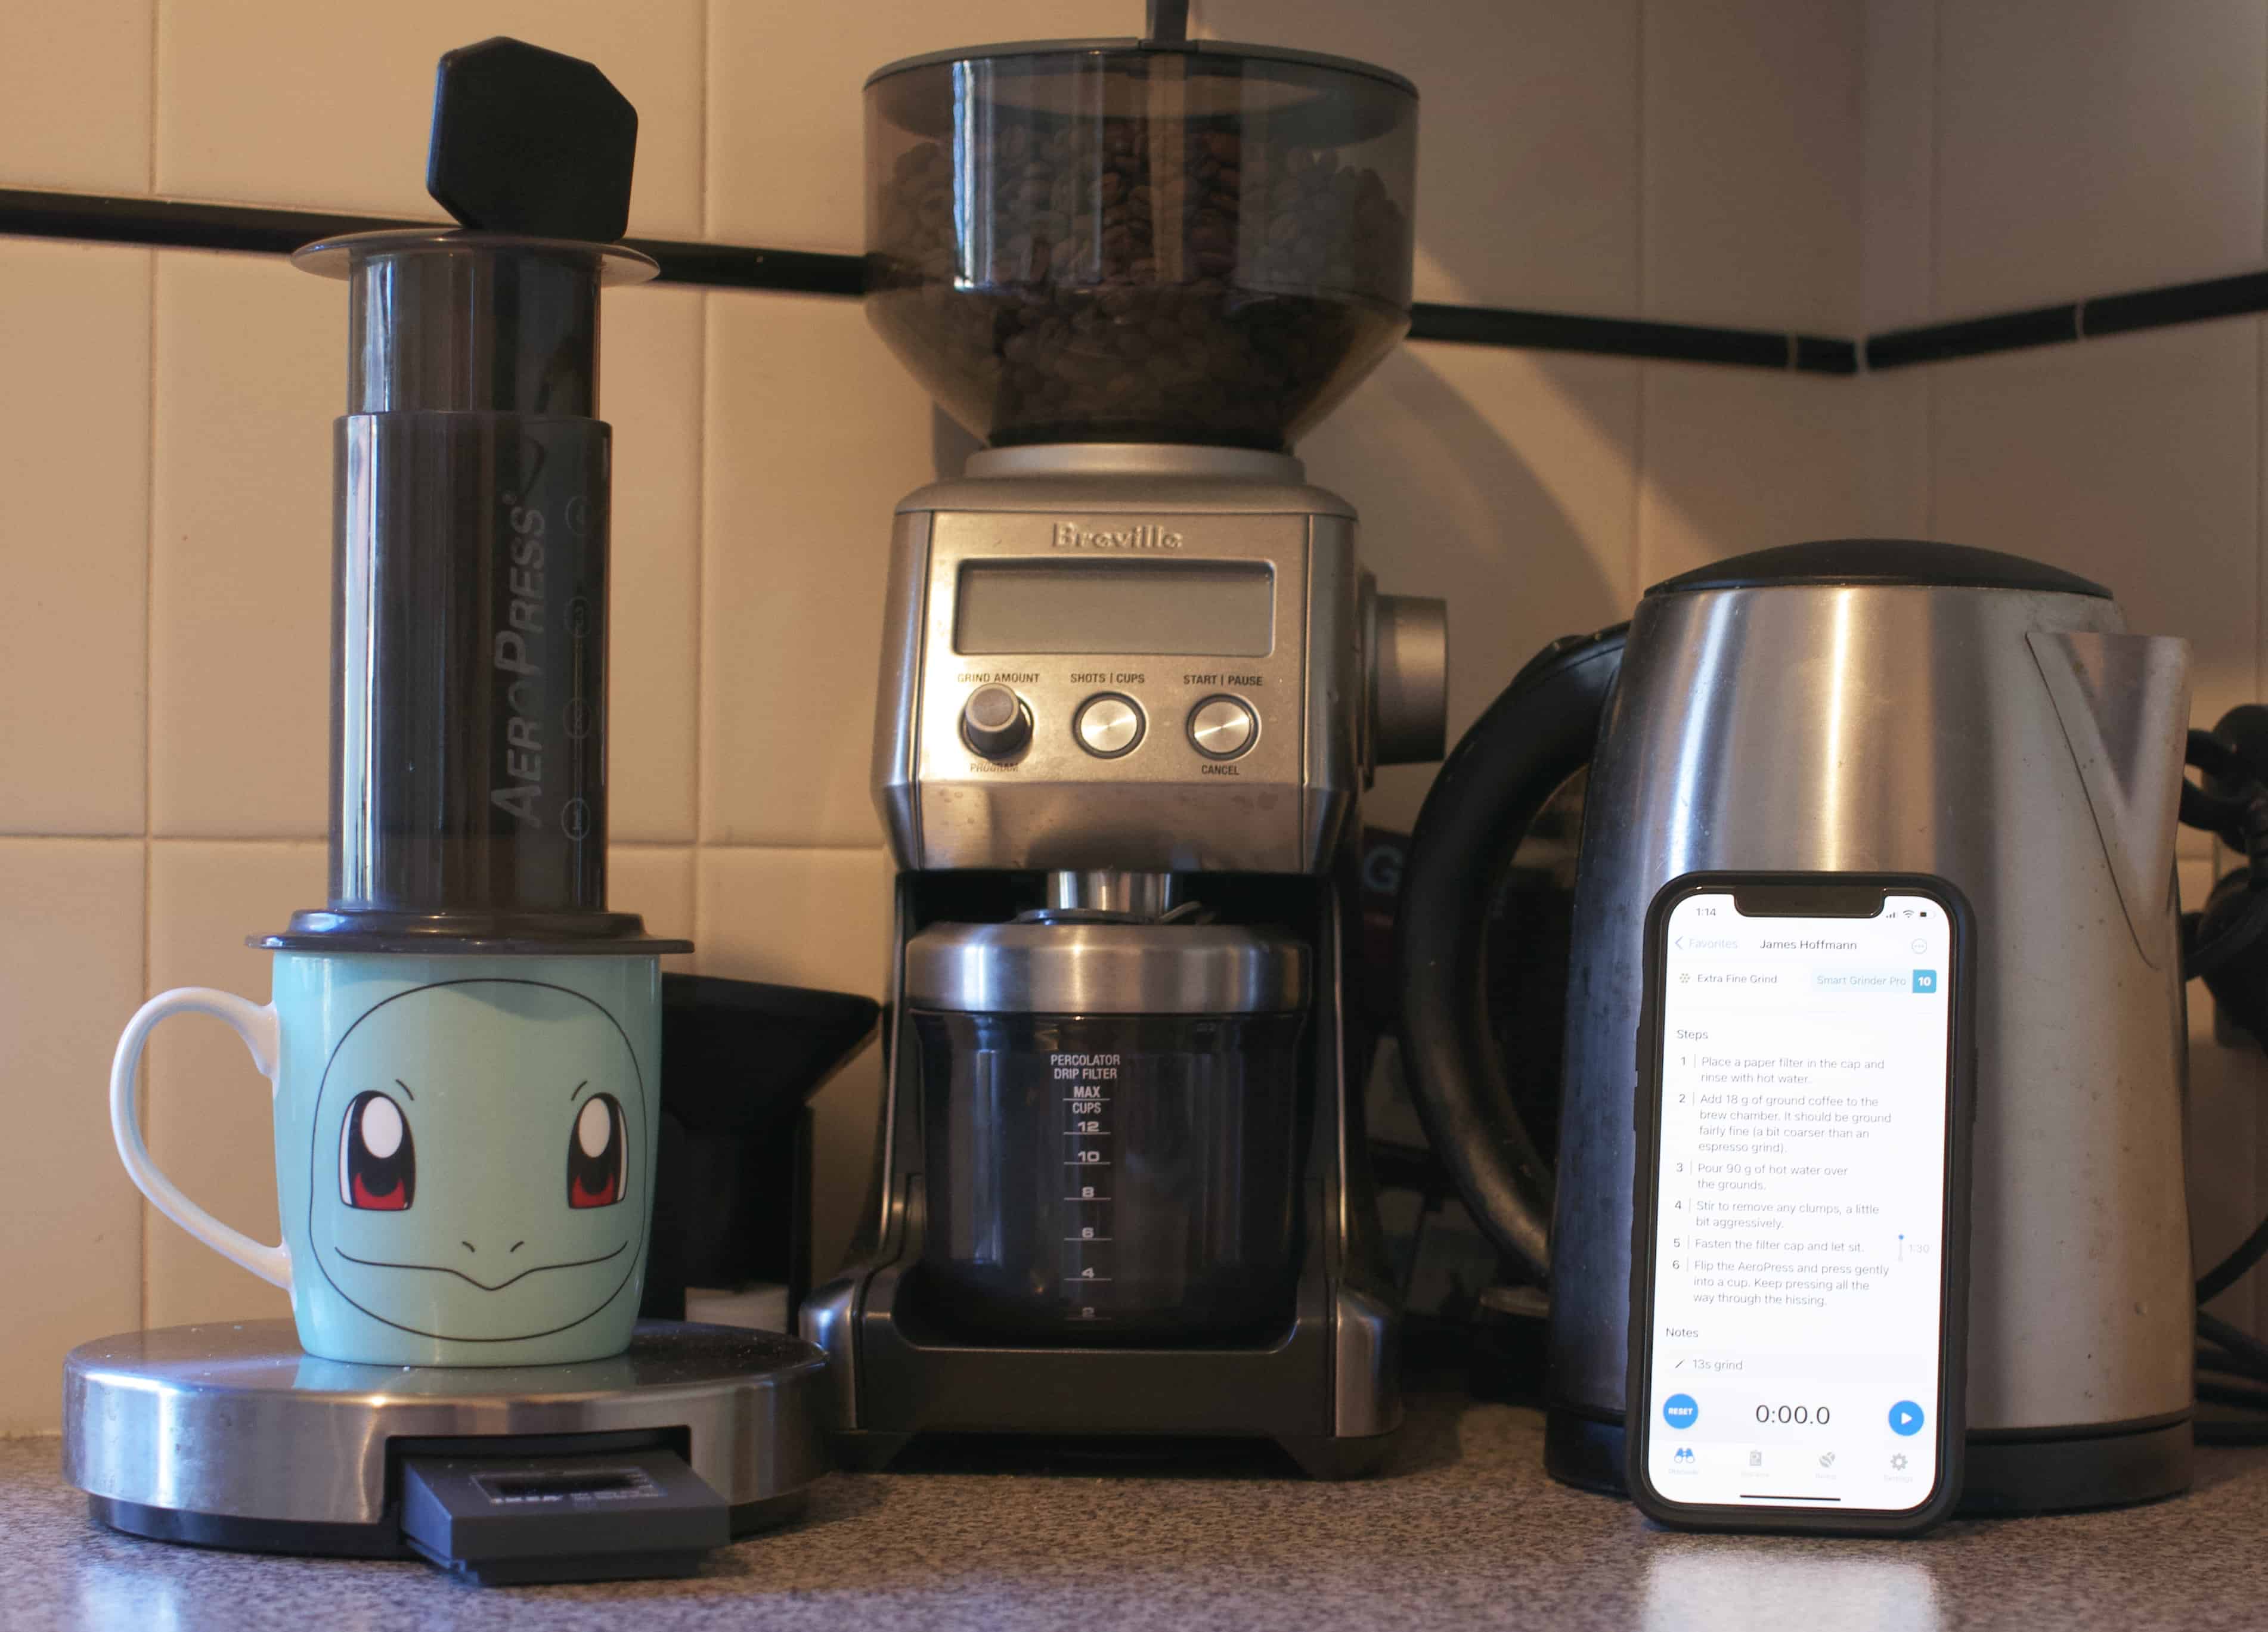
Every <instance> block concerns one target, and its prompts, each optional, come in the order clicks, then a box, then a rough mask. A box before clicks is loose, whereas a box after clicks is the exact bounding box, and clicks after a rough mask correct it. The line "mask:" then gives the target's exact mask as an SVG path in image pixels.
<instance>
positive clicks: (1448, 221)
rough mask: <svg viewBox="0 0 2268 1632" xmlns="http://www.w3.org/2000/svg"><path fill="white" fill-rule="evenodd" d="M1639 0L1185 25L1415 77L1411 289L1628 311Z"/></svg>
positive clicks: (1300, 9)
mask: <svg viewBox="0 0 2268 1632" xmlns="http://www.w3.org/2000/svg"><path fill="white" fill-rule="evenodd" d="M1638 9H1639V8H1638V0H1586V4H1580V5H1569V4H1565V0H1426V4H1423V5H1398V6H1396V5H1359V6H1329V7H1322V6H1317V5H1314V4H1309V3H1307V0H1204V3H1203V4H1200V5H1199V6H1197V8H1196V16H1197V33H1201V34H1204V35H1208V36H1210V37H1211V38H1213V39H1216V40H1256V41H1260V42H1263V43H1268V44H1281V45H1291V46H1297V47H1302V48H1307V49H1309V50H1317V51H1328V52H1330V53H1332V54H1333V55H1339V56H1351V57H1354V58H1356V59H1357V60H1358V61H1361V62H1377V63H1380V64H1381V65H1382V66H1384V67H1387V68H1390V69H1393V70H1395V71H1396V72H1397V73H1400V74H1401V75H1403V77H1406V78H1408V79H1409V80H1410V81H1411V82H1412V83H1413V84H1415V85H1417V86H1418V93H1419V98H1420V101H1419V110H1418V264H1417V294H1418V299H1420V300H1438V301H1446V302H1452V303H1456V304H1461V305H1488V306H1522V307H1529V308H1535V309H1540V310H1543V311H1547V312H1600V313H1602V314H1604V315H1606V316H1609V317H1627V316H1629V315H1630V314H1631V312H1635V311H1637V310H1638Z"/></svg>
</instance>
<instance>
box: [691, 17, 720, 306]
mask: <svg viewBox="0 0 2268 1632" xmlns="http://www.w3.org/2000/svg"><path fill="white" fill-rule="evenodd" d="M700 11H701V89H700V92H699V94H698V96H697V98H696V100H697V101H698V103H699V107H700V118H701V156H700V157H699V158H697V159H696V160H695V161H694V163H695V173H696V177H697V179H698V184H699V187H700V197H701V236H702V237H703V238H707V237H708V236H709V224H710V219H711V216H712V215H713V214H714V211H712V210H711V209H710V207H709V151H710V149H711V148H712V147H713V146H715V145H716V141H717V133H716V132H715V131H714V130H712V129H710V128H709V114H710V99H711V88H712V85H713V82H714V80H715V78H716V73H717V67H716V63H717V33H716V30H717V18H716V14H715V11H714V9H713V8H712V7H711V5H710V4H709V0H701V6H700ZM703 304H706V303H705V302H704V303H703Z"/></svg>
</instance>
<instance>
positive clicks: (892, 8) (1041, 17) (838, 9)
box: [641, 0, 1143, 254]
mask: <svg viewBox="0 0 2268 1632" xmlns="http://www.w3.org/2000/svg"><path fill="white" fill-rule="evenodd" d="M1142 26H1143V23H1142V7H1141V5H1140V4H1137V3H1136V0H983V4H968V0H962V3H961V4H943V5H941V4H936V0H858V4H855V5H837V6H792V5H771V4H762V3H761V0H714V3H713V4H711V6H710V9H709V70H708V94H709V168H708V200H709V232H710V233H711V236H713V237H716V238H720V239H726V240H728V241H731V242H733V243H740V244H765V245H770V246H775V247H777V248H781V249H825V250H834V251H836V252H838V253H842V254H857V253H858V251H859V250H860V249H861V248H862V247H864V246H865V232H866V217H865V204H864V202H863V200H864V198H865V172H864V169H863V168H862V165H863V162H864V161H863V158H862V156H861V154H862V146H863V143H864V141H865V136H864V131H865V103H864V101H863V100H862V99H861V94H860V86H862V85H864V84H865V78H866V76H867V75H868V74H870V73H872V72H873V70H876V69H878V68H880V67H881V66H882V64H884V63H885V62H895V61H897V60H898V59H899V58H900V57H906V56H917V55H921V54H922V53H923V52H924V51H942V50H947V49H950V48H953V47H955V46H967V45H981V44H983V43H986V42H988V41H991V40H1093V39H1101V38H1106V37H1108V36H1112V35H1117V36H1122V37H1123V36H1124V35H1128V34H1138V33H1141V32H1142ZM641 106H643V105H641Z"/></svg>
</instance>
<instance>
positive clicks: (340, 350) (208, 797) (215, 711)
mask: <svg viewBox="0 0 2268 1632" xmlns="http://www.w3.org/2000/svg"><path fill="white" fill-rule="evenodd" d="M345 291H346V285H345V284H343V283H333V282H332V281H331V280H329V279H328V278H320V277H315V276H311V275H310V274H308V273H305V272H301V271H299V270H298V269H297V268H294V267H292V266H291V263H290V262H288V261H284V260H283V259H282V258H281V257H279V256H274V255H213V254H195V253H191V252H188V251H180V250H167V251H163V252H160V253H159V254H158V320H157V327H156V331H155V332H156V336H157V338H156V344H155V354H156V355H155V368H154V369H153V371H152V378H153V380H154V386H153V390H154V392H155V398H156V401H155V412H154V413H153V415H151V429H152V439H153V445H154V448H155V454H154V463H153V472H154V474H153V477H152V482H151V526H150V682H151V683H150V826H151V832H153V833H157V834H164V835H166V837H168V838H174V837H180V838H189V837H195V838H248V837H254V836H256V837H260V838H320V837H321V836H322V834H323V833H324V831H325V817H324V812H323V798H324V783H325V778H326V777H327V776H328V766H329V763H330V760H329V753H330V749H329V742H330V724H329V719H330V687H329V685H328V681H327V680H323V679H322V677H323V676H325V675H326V674H327V673H328V664H329V661H330V648H331V619H330V593H331V422H332V420H333V419H335V417H337V415H339V414H340V413H342V411H343V410H344V409H345V408H346V400H347V385H346V344H345V335H346V310H347V307H346V293H345Z"/></svg>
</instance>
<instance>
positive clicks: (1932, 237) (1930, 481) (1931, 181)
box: [1921, 0, 1945, 539]
mask: <svg viewBox="0 0 2268 1632" xmlns="http://www.w3.org/2000/svg"><path fill="white" fill-rule="evenodd" d="M1944 63H1945V9H1944V4H1943V0H1930V4H1929V176H1928V182H1927V185H1928V187H1929V204H1928V208H1927V209H1926V210H1923V211H1922V231H1923V232H1925V233H1926V234H1927V235H1928V238H1929V246H1928V254H1929V288H1928V290H1927V297H1926V298H1927V300H1928V303H1929V304H1928V311H1929V320H1930V321H1931V322H1933V323H1934V322H1935V321H1937V318H1938V298H1937V283H1938V265H1937V261H1938V254H1939V250H1940V246H1941V245H1942V244H1943V243H1944V241H1945V234H1944V233H1943V232H1941V231H1940V228H1939V224H1938V218H1937V216H1938V210H1939V209H1940V202H1941V200H1942V197H1943V189H1942V188H1941V187H1940V186H1939V185H1938V176H1939V168H1940V152H1941V151H1942V148H1943V145H1944V144H1943V140H1942V134H1943V131H1944V128H1945V120H1944V89H1945V69H1944ZM1937 440H1938V437H1937V376H1936V375H1935V374H1934V373H1926V374H1924V375H1923V376H1922V382H1921V518H1922V536H1923V537H1924V538H1932V539H1933V538H1936V537H1937V536H1938V530H1937Z"/></svg>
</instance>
